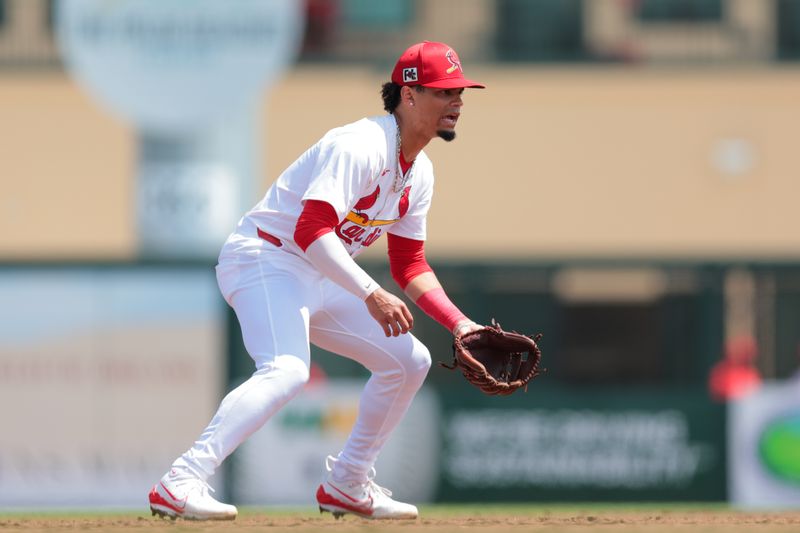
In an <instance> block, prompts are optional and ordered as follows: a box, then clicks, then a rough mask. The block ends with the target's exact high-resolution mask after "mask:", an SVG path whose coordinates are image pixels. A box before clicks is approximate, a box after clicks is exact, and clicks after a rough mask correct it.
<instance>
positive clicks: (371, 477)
mask: <svg viewBox="0 0 800 533" xmlns="http://www.w3.org/2000/svg"><path fill="white" fill-rule="evenodd" d="M376 475H377V472H376V471H375V468H374V467H373V468H370V469H369V472H367V487H369V488H370V489H373V490H374V491H375V492H382V493H384V494H385V495H387V496H391V495H392V491H390V490H389V489H387V488H386V487H381V486H380V485H378V484H377V483H375V481H374V480H375V476H376Z"/></svg>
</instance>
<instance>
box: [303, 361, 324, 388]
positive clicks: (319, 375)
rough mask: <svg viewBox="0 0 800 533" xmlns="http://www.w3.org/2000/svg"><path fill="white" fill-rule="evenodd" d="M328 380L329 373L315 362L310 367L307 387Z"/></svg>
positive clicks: (315, 385)
mask: <svg viewBox="0 0 800 533" xmlns="http://www.w3.org/2000/svg"><path fill="white" fill-rule="evenodd" d="M327 382H328V374H327V373H326V372H325V371H324V370H323V369H322V367H321V366H319V365H318V364H317V363H315V362H313V361H312V362H311V366H310V367H309V378H308V382H307V383H306V387H317V386H319V385H324V384H325V383H327Z"/></svg>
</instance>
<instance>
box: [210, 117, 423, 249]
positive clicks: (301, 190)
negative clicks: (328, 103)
mask: <svg viewBox="0 0 800 533" xmlns="http://www.w3.org/2000/svg"><path fill="white" fill-rule="evenodd" d="M402 178H403V176H402V174H401V170H400V165H399V163H398V161H397V123H396V121H395V118H394V116H393V115H385V116H378V117H370V118H364V119H361V120H359V121H358V122H354V123H352V124H348V125H346V126H342V127H340V128H335V129H332V130H330V131H329V132H328V133H326V134H325V136H324V137H322V139H320V140H319V141H318V142H317V143H316V144H314V145H313V146H312V147H311V148H309V149H308V150H307V151H306V152H305V153H304V154H303V155H301V156H300V157H299V158H298V159H297V160H296V161H295V162H294V163H292V164H291V165H290V166H289V168H287V169H286V170H285V171H284V172H283V173H282V174H281V175H280V177H278V179H277V180H276V182H275V183H274V184H273V185H272V186H271V187H270V188H269V190H268V191H267V193H266V195H265V196H264V198H263V199H262V200H261V202H259V203H258V204H257V205H256V206H255V207H254V208H253V209H252V210H250V211H249V212H248V213H246V214H245V215H244V217H242V219H241V220H240V221H239V224H238V226H237V228H236V231H234V232H233V233H232V234H231V235H230V237H229V238H228V240H227V242H226V243H225V245H224V247H223V249H222V252H221V254H220V257H223V256H226V257H227V258H229V259H230V258H232V257H235V256H237V255H238V254H247V255H258V253H259V250H261V249H263V247H265V246H274V245H273V244H270V243H269V242H266V241H265V240H263V239H261V238H259V236H258V230H259V229H260V230H262V231H263V232H267V233H269V234H270V235H273V236H275V237H277V238H278V239H280V241H281V248H282V249H284V250H285V251H287V252H289V253H293V254H295V255H298V256H301V257H303V256H304V254H303V251H302V250H301V248H300V247H299V246H298V245H297V244H296V243H295V242H294V231H295V226H296V224H297V219H298V218H299V216H300V213H301V212H302V210H303V201H305V200H321V201H325V202H327V203H329V204H331V205H332V206H333V208H334V209H335V210H336V214H337V215H338V219H339V220H340V221H341V223H340V224H338V225H337V226H336V228H335V231H336V234H337V235H338V237H339V239H340V240H341V241H342V243H343V244H344V246H345V248H346V249H347V251H348V253H349V254H350V256H351V257H355V256H357V255H358V254H359V253H361V252H362V251H363V250H364V248H365V247H367V246H369V245H371V244H372V243H373V242H375V241H376V240H377V239H378V238H379V237H380V236H381V235H382V234H383V233H386V232H388V231H391V232H392V233H393V234H395V235H399V236H401V237H407V238H410V239H417V240H424V239H425V227H426V224H425V220H426V216H427V213H428V209H429V207H430V204H431V199H432V196H433V182H434V178H433V165H432V164H431V161H430V159H428V157H427V156H426V155H425V153H424V152H420V153H419V155H417V157H416V160H415V162H414V166H413V168H412V169H411V173H410V177H408V179H407V181H406V182H404V183H403V182H402Z"/></svg>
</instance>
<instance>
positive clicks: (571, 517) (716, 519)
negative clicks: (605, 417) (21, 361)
mask: <svg viewBox="0 0 800 533" xmlns="http://www.w3.org/2000/svg"><path fill="white" fill-rule="evenodd" d="M421 513H422V518H420V519H418V520H410V521H397V522H388V523H387V522H376V521H370V520H362V519H358V518H354V517H345V518H342V519H340V520H335V519H334V518H333V517H332V516H331V515H329V514H325V515H319V514H315V513H314V512H312V511H311V510H309V511H293V512H269V511H262V510H257V511H256V510H253V511H248V510H245V511H244V512H243V513H242V515H241V516H240V517H239V518H238V519H237V520H235V521H234V522H222V523H214V522H187V521H182V520H178V521H174V522H173V521H171V520H162V519H157V518H153V517H150V516H146V515H144V514H139V515H136V514H130V513H127V514H108V515H95V516H89V515H84V516H78V515H66V514H63V515H55V514H53V515H38V516H33V515H23V514H8V515H0V533H11V532H25V533H36V532H40V531H41V532H51V533H52V532H54V531H111V532H115V531H124V532H126V533H130V532H135V531H147V532H149V533H160V532H170V533H177V532H183V531H212V532H217V531H267V530H273V531H292V532H297V533H305V532H311V531H332V532H333V531H337V532H353V531H359V532H376V531H402V532H411V531H420V532H422V531H425V532H427V531H433V532H437V533H440V532H441V533H443V532H451V531H452V532H456V531H459V532H461V531H490V532H495V531H496V532H498V533H499V532H501V531H503V532H505V531H536V532H542V533H544V532H556V531H557V532H559V533H565V532H573V531H574V532H584V533H585V532H595V531H603V532H616V531H619V532H626V533H627V532H634V531H637V532H638V531H645V532H648V533H662V532H664V533H666V532H673V531H686V532H688V531H692V532H695V531H698V532H703V533H739V532H759V533H768V532H786V533H788V532H796V531H800V512H774V513H752V512H737V511H731V510H724V509H721V510H716V509H715V510H707V509H706V510H703V509H698V510H676V509H657V508H653V509H646V510H622V509H619V510H617V509H614V508H612V507H608V508H595V509H592V510H579V509H577V508H576V509H570V510H564V509H556V510H548V509H547V508H546V507H541V508H538V507H537V508H536V509H535V510H532V509H528V508H522V507H511V508H505V509H504V508H497V509H489V510H486V511H476V510H475V507H472V508H466V507H461V508H444V509H441V508H432V509H429V510H428V509H425V508H423V509H421Z"/></svg>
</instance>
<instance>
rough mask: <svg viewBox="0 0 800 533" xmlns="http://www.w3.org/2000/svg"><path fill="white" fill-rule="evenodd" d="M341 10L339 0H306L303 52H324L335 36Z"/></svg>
mask: <svg viewBox="0 0 800 533" xmlns="http://www.w3.org/2000/svg"><path fill="white" fill-rule="evenodd" d="M339 12H340V9H339V1H338V0H306V30H305V35H304V37H303V53H306V54H312V55H313V54H324V52H325V50H326V49H327V48H328V47H329V46H331V44H332V43H333V40H334V38H335V34H336V30H337V26H338V23H339Z"/></svg>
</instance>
